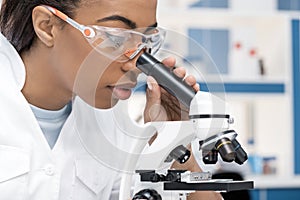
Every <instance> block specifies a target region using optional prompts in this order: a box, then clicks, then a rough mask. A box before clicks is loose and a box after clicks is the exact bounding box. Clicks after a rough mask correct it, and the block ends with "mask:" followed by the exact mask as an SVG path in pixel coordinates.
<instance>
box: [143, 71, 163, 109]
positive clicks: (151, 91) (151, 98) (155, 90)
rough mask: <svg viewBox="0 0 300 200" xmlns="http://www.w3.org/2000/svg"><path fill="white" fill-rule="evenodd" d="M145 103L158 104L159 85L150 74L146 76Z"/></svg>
mask: <svg viewBox="0 0 300 200" xmlns="http://www.w3.org/2000/svg"><path fill="white" fill-rule="evenodd" d="M146 95H147V104H148V103H149V104H151V105H153V104H160V97H161V92H160V87H159V85H158V83H157V82H156V80H155V79H154V78H153V77H152V76H148V77H147V92H146Z"/></svg>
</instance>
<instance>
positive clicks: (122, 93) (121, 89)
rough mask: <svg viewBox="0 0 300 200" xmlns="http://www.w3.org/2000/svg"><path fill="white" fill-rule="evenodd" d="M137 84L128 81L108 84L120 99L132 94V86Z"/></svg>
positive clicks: (114, 94)
mask: <svg viewBox="0 0 300 200" xmlns="http://www.w3.org/2000/svg"><path fill="white" fill-rule="evenodd" d="M135 86H136V83H126V84H118V85H111V86H108V87H109V88H110V89H111V90H112V94H113V96H114V97H115V98H117V99H120V100H125V99H128V98H129V97H130V96H131V93H132V88H134V87H135Z"/></svg>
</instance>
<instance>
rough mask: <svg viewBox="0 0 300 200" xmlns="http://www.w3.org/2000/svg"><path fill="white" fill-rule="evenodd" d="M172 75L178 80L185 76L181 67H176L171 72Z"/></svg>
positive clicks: (184, 71)
mask: <svg viewBox="0 0 300 200" xmlns="http://www.w3.org/2000/svg"><path fill="white" fill-rule="evenodd" d="M173 73H174V74H175V75H176V76H178V77H179V78H184V77H185V75H186V70H185V68H183V67H177V68H175V69H174V70H173Z"/></svg>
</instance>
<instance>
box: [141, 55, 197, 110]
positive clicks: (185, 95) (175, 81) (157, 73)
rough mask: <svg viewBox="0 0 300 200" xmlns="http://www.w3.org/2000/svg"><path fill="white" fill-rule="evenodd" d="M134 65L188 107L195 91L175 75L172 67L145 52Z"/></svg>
mask: <svg viewBox="0 0 300 200" xmlns="http://www.w3.org/2000/svg"><path fill="white" fill-rule="evenodd" d="M136 66H137V68H138V69H140V70H141V71H142V72H143V73H145V74H146V75H148V76H152V77H154V78H155V80H156V81H157V82H158V84H159V85H160V86H161V87H163V88H164V89H165V90H167V91H168V92H169V93H170V94H172V95H173V96H175V97H176V98H177V99H178V100H179V101H180V102H181V103H182V104H183V105H185V106H186V107H187V108H189V107H190V103H191V101H192V99H193V98H194V96H195V93H196V92H195V91H194V89H193V88H192V87H191V86H189V85H188V84H187V83H186V82H185V81H184V80H183V79H181V78H179V77H178V76H176V75H175V74H174V73H173V71H172V69H170V68H169V67H167V66H165V65H164V64H162V63H161V62H160V61H158V60H157V59H156V58H154V57H153V56H152V55H151V54H149V53H147V52H144V53H143V54H142V55H141V56H140V57H139V58H138V60H137V63H136Z"/></svg>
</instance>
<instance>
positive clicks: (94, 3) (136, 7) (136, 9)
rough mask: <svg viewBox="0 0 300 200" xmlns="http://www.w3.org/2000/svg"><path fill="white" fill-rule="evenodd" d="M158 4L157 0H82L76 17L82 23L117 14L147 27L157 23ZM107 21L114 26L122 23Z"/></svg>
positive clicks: (138, 25) (139, 25) (93, 21)
mask: <svg viewBox="0 0 300 200" xmlns="http://www.w3.org/2000/svg"><path fill="white" fill-rule="evenodd" d="M156 6H157V1H156V0H81V3H80V5H79V8H78V9H76V14H75V17H76V18H77V19H78V20H81V21H82V23H84V22H86V23H95V22H96V21H97V20H99V19H103V18H107V17H109V16H113V15H116V16H122V17H125V18H126V19H129V20H131V21H132V22H134V23H135V24H136V25H137V27H147V26H149V25H152V24H154V23H156ZM106 23H111V24H112V26H114V24H115V25H116V26H118V25H120V24H122V23H121V22H118V21H110V22H109V21H108V22H106ZM104 25H105V24H104Z"/></svg>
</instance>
